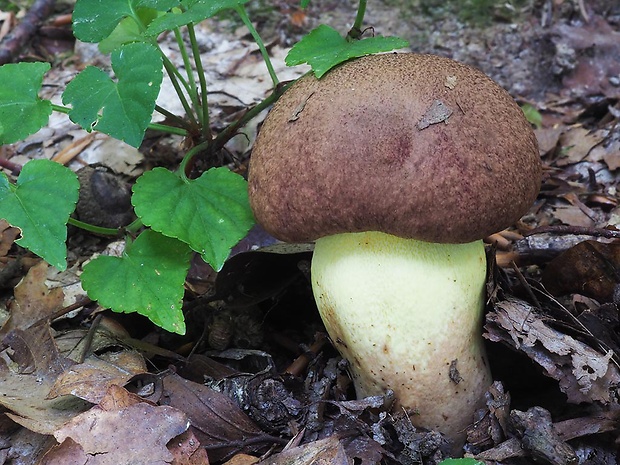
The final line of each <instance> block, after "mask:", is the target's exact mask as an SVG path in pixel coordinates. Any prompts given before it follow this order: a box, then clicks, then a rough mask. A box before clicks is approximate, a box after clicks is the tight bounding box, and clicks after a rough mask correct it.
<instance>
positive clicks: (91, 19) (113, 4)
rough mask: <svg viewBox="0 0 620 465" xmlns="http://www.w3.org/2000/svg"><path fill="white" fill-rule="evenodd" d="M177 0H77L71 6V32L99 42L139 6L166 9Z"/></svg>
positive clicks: (85, 39) (83, 39)
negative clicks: (73, 5) (72, 6)
mask: <svg viewBox="0 0 620 465" xmlns="http://www.w3.org/2000/svg"><path fill="white" fill-rule="evenodd" d="M177 5H179V1H178V0H77V2H76V3H75V7H74V8H73V33H74V34H75V37H77V38H78V39H80V40H81V41H83V42H100V41H102V40H103V39H105V38H106V37H108V36H109V35H110V34H111V33H112V31H113V30H114V29H115V28H116V26H118V24H119V23H120V22H121V20H122V19H123V18H127V17H132V18H135V20H138V21H139V18H138V17H136V16H134V15H135V12H137V11H138V10H139V9H140V8H152V9H155V10H157V11H168V10H169V9H171V8H173V7H175V6H177Z"/></svg>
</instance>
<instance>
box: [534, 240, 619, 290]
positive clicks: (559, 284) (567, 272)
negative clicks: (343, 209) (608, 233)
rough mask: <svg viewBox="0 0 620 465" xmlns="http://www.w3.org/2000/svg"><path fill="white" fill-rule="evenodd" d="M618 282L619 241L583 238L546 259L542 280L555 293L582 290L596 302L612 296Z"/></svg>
mask: <svg viewBox="0 0 620 465" xmlns="http://www.w3.org/2000/svg"><path fill="white" fill-rule="evenodd" d="M618 282H620V244H616V243H610V244H606V243H602V242H597V241H584V242H581V243H579V244H577V245H576V246H574V247H572V248H570V249H568V250H567V251H566V252H564V253H562V254H561V255H559V256H558V257H556V258H554V259H553V260H551V262H549V264H548V265H547V267H546V268H545V271H544V272H543V275H542V283H543V284H544V286H545V288H546V289H547V290H548V291H549V292H550V293H551V294H553V295H554V296H556V297H559V296H561V295H565V294H573V293H577V294H582V295H585V296H587V297H592V298H593V299H596V300H598V301H599V302H610V301H612V300H613V295H614V289H615V288H616V285H617V284H618Z"/></svg>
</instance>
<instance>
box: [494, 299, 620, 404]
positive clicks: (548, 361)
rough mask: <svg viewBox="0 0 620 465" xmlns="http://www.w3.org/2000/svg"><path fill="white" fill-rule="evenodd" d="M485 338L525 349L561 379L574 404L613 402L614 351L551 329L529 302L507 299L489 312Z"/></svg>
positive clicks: (616, 374) (619, 377)
mask: <svg viewBox="0 0 620 465" xmlns="http://www.w3.org/2000/svg"><path fill="white" fill-rule="evenodd" d="M485 329H486V333H485V335H484V336H485V337H486V338H487V339H489V340H491V341H494V342H503V343H505V344H507V345H509V346H512V347H514V348H516V349H517V350H519V351H521V352H524V353H525V354H526V355H527V356H528V357H530V358H531V359H532V360H533V361H535V362H536V363H538V364H539V365H540V366H541V367H542V368H543V369H544V370H545V372H546V374H547V376H550V377H551V378H554V379H556V380H557V381H558V383H559V387H560V389H561V390H562V392H564V393H565V394H566V396H567V398H568V401H569V402H571V403H580V402H589V403H592V402H595V401H600V402H604V403H608V402H610V401H611V398H612V397H611V395H612V391H613V389H614V386H617V385H618V383H620V373H619V372H618V369H617V368H616V366H615V365H614V364H613V363H612V362H611V359H612V356H613V353H612V352H611V351H610V352H608V353H607V354H601V353H599V352H597V351H595V350H594V349H592V348H591V347H589V346H588V345H586V344H584V343H583V342H581V341H578V340H576V339H574V338H572V337H571V336H568V335H566V334H563V333H561V332H559V331H557V330H555V329H553V328H551V327H550V326H549V325H547V323H545V321H543V319H542V318H541V317H540V316H539V315H538V313H537V311H536V309H535V308H533V307H532V306H530V305H529V304H528V303H527V302H525V301H522V300H519V299H516V298H512V297H510V298H507V299H506V300H504V301H501V302H498V303H497V304H495V308H494V310H493V311H492V312H490V313H489V314H488V315H487V320H486V324H485Z"/></svg>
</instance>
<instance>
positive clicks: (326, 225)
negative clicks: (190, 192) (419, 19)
mask: <svg viewBox="0 0 620 465" xmlns="http://www.w3.org/2000/svg"><path fill="white" fill-rule="evenodd" d="M540 179H541V164H540V158H539V153H538V146H537V143H536V138H535V136H534V133H533V131H532V128H531V125H530V124H529V123H528V121H527V120H526V118H525V117H524V115H523V112H522V111H521V109H520V108H519V106H518V105H517V104H516V103H515V102H514V100H513V99H512V98H511V97H510V95H509V94H508V93H507V92H506V91H505V90H504V89H502V88H501V87H500V86H498V85H497V84H496V83H495V82H493V81H492V80H491V79H490V78H488V77H487V76H486V75H484V74H483V73H482V72H480V71H478V70H476V69H474V68H471V67H469V66H466V65H463V64H461V63H457V62H455V61H453V60H450V59H447V58H441V57H437V56H433V55H418V54H411V53H402V54H396V53H394V54H386V55H372V56H367V57H363V58H359V59H355V60H353V61H349V62H346V63H344V64H343V65H340V66H338V67H337V68H335V69H333V70H331V71H330V72H329V73H328V74H326V75H325V76H324V77H323V78H322V79H320V80H318V79H316V78H315V77H314V76H305V77H303V78H302V79H300V80H299V81H298V82H296V83H295V84H294V85H293V86H292V87H291V88H290V89H289V90H288V91H287V92H285V94H284V95H283V96H282V97H281V98H280V99H279V101H278V102H277V103H276V105H275V106H274V108H273V109H272V111H271V112H270V113H269V115H268V116H267V118H266V120H265V122H264V124H263V127H262V129H261V131H260V134H259V136H258V138H257V140H256V144H255V146H254V149H253V153H252V157H251V161H250V176H249V193H250V203H251V206H252V208H253V210H254V214H255V216H256V219H257V221H258V222H259V223H260V224H261V225H262V226H263V227H264V228H265V229H266V230H267V231H268V232H269V233H271V234H272V235H273V236H275V237H277V238H279V239H281V240H284V241H288V242H305V241H312V240H316V239H318V238H320V237H324V236H328V235H332V234H339V233H344V232H361V231H382V232H385V233H388V234H392V235H395V236H399V237H404V238H413V239H419V240H424V241H429V242H444V243H464V242H471V241H474V240H477V239H481V238H483V237H485V236H487V235H488V234H491V233H493V232H497V231H499V230H501V229H504V228H506V227H507V226H509V225H511V224H513V223H514V222H515V221H517V220H518V219H519V218H520V217H521V216H522V215H523V214H524V213H525V212H527V210H528V209H529V207H530V206H531V204H532V202H533V201H534V200H535V198H536V195H537V193H538V190H539V186H540Z"/></svg>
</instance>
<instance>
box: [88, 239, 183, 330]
mask: <svg viewBox="0 0 620 465" xmlns="http://www.w3.org/2000/svg"><path fill="white" fill-rule="evenodd" d="M190 257H191V250H190V249H189V247H187V245H186V244H184V243H183V242H180V241H177V240H176V239H172V238H169V237H166V236H162V235H161V234H159V233H156V232H155V231H151V230H146V231H144V232H143V233H142V234H140V236H138V238H137V239H136V240H135V241H134V242H133V243H131V244H130V245H129V246H128V247H127V249H126V250H125V252H124V253H123V256H122V257H109V256H99V257H97V258H96V259H94V260H92V261H91V262H89V263H88V264H86V265H85V266H84V271H83V273H82V276H81V279H82V286H83V287H84V289H85V290H86V292H87V293H88V296H89V297H90V298H91V299H93V300H97V301H98V302H99V303H100V304H101V305H102V306H104V307H107V308H110V309H112V310H113V311H115V312H119V313H133V312H137V313H139V314H140V315H143V316H145V317H147V318H148V319H149V320H151V321H152V322H153V323H155V324H156V325H157V326H159V327H161V328H164V329H165V330H166V331H171V332H173V333H177V334H185V323H184V320H183V312H182V305H183V293H184V288H183V283H184V282H185V277H186V275H187V270H188V269H189V263H190Z"/></svg>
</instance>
